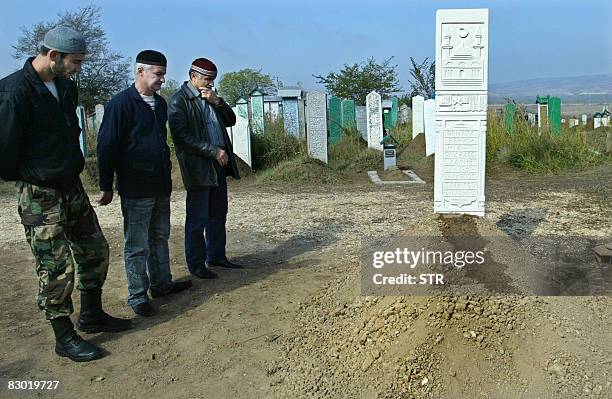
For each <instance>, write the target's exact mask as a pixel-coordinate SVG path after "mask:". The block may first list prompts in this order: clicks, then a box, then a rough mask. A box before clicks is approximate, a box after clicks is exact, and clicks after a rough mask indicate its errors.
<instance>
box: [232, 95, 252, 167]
mask: <svg viewBox="0 0 612 399" xmlns="http://www.w3.org/2000/svg"><path fill="white" fill-rule="evenodd" d="M234 113H235V114H236V124H235V125H234V126H233V128H232V147H233V148H234V154H236V155H237V156H239V157H240V159H242V160H243V161H244V162H245V163H246V164H247V165H249V166H250V167H253V158H252V153H251V132H250V129H249V106H248V103H247V101H246V100H244V99H242V98H241V99H239V100H238V101H236V108H235V111H234Z"/></svg>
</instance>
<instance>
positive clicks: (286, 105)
mask: <svg viewBox="0 0 612 399" xmlns="http://www.w3.org/2000/svg"><path fill="white" fill-rule="evenodd" d="M298 114H299V111H298V99H297V97H283V120H284V123H285V131H286V132H287V133H288V134H291V135H292V136H296V137H297V136H299V134H300V125H299V121H298V118H299V115H298Z"/></svg>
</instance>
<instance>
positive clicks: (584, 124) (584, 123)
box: [582, 114, 588, 126]
mask: <svg viewBox="0 0 612 399" xmlns="http://www.w3.org/2000/svg"><path fill="white" fill-rule="evenodd" d="M587 119H588V117H587V115H586V114H582V126H586V124H587Z"/></svg>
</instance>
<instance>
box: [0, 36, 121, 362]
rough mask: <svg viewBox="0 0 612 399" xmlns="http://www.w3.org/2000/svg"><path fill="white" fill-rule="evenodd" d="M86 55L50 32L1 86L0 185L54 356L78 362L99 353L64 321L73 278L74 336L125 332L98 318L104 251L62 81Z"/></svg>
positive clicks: (80, 41)
mask: <svg viewBox="0 0 612 399" xmlns="http://www.w3.org/2000/svg"><path fill="white" fill-rule="evenodd" d="M86 52H87V51H86V44H85V39H84V37H83V35H82V34H80V33H79V32H77V31H75V30H73V29H70V28H67V27H62V26H60V27H56V28H54V29H51V30H50V31H49V32H47V34H46V35H45V37H44V41H43V43H42V46H41V48H40V53H39V54H38V55H37V56H36V57H32V58H30V59H28V60H27V61H26V62H25V65H24V67H23V69H21V70H19V71H17V72H15V73H13V74H12V75H9V76H7V77H6V78H4V79H2V80H0V120H2V124H1V125H0V154H2V155H1V156H0V177H1V178H2V179H3V180H14V181H16V182H17V183H16V186H17V193H18V194H17V196H18V212H19V216H20V217H21V222H22V224H23V226H24V229H25V235H26V239H27V241H28V243H29V244H30V247H31V249H32V253H33V254H34V257H35V258H36V272H37V274H38V280H39V290H38V297H37V302H38V306H39V307H40V309H41V310H44V311H45V316H46V318H47V320H49V321H50V322H51V326H52V328H53V331H54V333H55V339H56V344H55V352H56V353H57V354H58V355H59V356H63V357H68V358H70V359H71V360H73V361H78V362H85V361H90V360H93V359H96V358H99V357H101V356H102V354H103V352H102V350H101V349H100V348H98V347H97V346H95V345H93V344H92V343H90V342H87V341H85V340H83V339H82V338H81V337H79V335H78V334H77V333H76V332H75V331H74V326H73V324H72V321H71V320H70V314H71V313H72V312H73V306H72V299H71V293H72V290H73V287H74V274H75V273H76V274H77V275H78V277H79V282H78V285H77V288H78V289H79V290H80V291H81V312H80V315H79V319H78V321H77V323H76V326H77V328H78V329H79V330H81V331H85V332H88V333H95V332H118V331H124V330H127V329H129V328H130V327H131V326H132V324H131V321H130V320H124V319H117V318H114V317H112V316H110V315H108V314H107V313H105V312H104V311H103V310H102V303H101V302H102V300H101V297H102V285H103V284H104V281H105V279H106V272H107V269H108V256H109V250H108V243H107V242H106V239H105V238H104V235H103V234H102V231H101V229H100V225H99V224H98V219H97V217H96V214H95V212H94V210H93V208H92V207H91V205H90V203H89V198H88V197H87V194H86V193H85V191H84V190H83V186H82V184H81V181H80V179H79V174H80V173H81V171H82V170H83V167H84V162H85V160H84V158H83V154H82V153H81V149H80V147H79V135H80V128H79V124H78V119H77V117H76V106H77V104H78V93H77V88H76V86H75V84H74V83H73V82H72V81H71V80H69V79H67V78H68V77H69V76H70V75H71V74H73V73H75V72H79V71H80V70H81V64H82V62H83V59H84V58H85V54H86Z"/></svg>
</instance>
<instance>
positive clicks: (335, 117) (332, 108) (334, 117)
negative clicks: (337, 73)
mask: <svg viewBox="0 0 612 399" xmlns="http://www.w3.org/2000/svg"><path fill="white" fill-rule="evenodd" d="M327 112H328V119H327V125H328V130H329V143H330V144H336V143H337V142H338V141H340V138H341V137H342V101H341V100H340V99H339V98H338V97H334V96H330V97H329V99H328V100H327Z"/></svg>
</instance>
